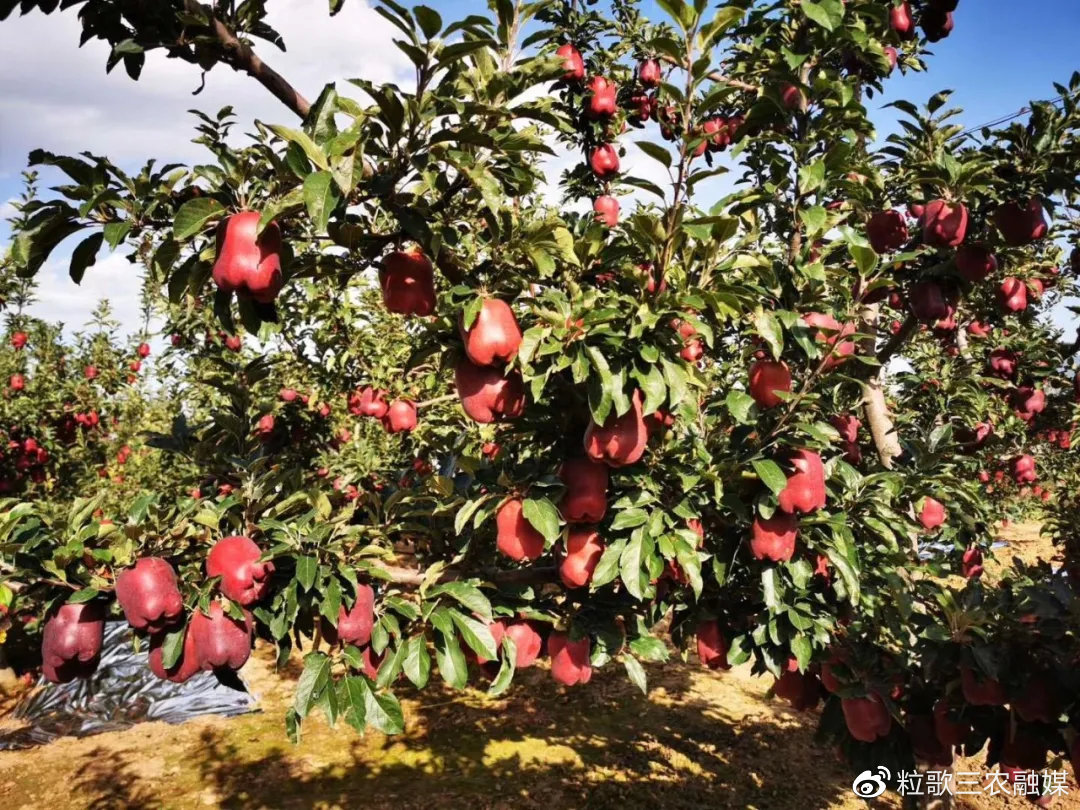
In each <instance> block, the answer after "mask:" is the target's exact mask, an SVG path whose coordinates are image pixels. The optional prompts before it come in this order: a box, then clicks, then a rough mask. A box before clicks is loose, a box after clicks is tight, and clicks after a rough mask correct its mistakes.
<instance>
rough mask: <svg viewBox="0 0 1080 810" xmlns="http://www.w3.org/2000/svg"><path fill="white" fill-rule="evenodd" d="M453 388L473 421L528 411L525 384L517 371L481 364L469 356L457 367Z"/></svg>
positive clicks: (513, 416)
mask: <svg viewBox="0 0 1080 810" xmlns="http://www.w3.org/2000/svg"><path fill="white" fill-rule="evenodd" d="M454 387H455V388H456V389H457V395H458V399H460V400H461V408H462V410H464V411H465V415H466V416H468V417H469V418H470V419H472V420H473V421H474V422H479V423H480V424H485V425H486V424H491V423H492V422H501V421H506V420H508V419H516V418H518V417H519V416H521V415H522V414H523V413H524V412H525V384H524V382H523V381H522V379H521V374H519V373H518V372H517V371H516V370H513V371H511V372H510V373H509V374H504V373H503V370H502V369H500V368H490V367H487V366H478V365H476V364H475V363H473V362H471V361H470V360H469V359H468V358H464V357H463V358H462V359H461V360H460V361H458V364H457V366H456V368H455V369H454Z"/></svg>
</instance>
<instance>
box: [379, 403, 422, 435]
mask: <svg viewBox="0 0 1080 810" xmlns="http://www.w3.org/2000/svg"><path fill="white" fill-rule="evenodd" d="M381 421H382V426H383V430H385V431H386V432H387V433H408V432H409V431H410V430H412V429H413V428H415V427H416V423H417V416H416V405H415V404H413V403H412V402H410V401H409V400H407V399H395V400H394V401H393V402H391V403H390V404H389V405H388V406H387V407H386V413H385V414H383V417H382V419H381Z"/></svg>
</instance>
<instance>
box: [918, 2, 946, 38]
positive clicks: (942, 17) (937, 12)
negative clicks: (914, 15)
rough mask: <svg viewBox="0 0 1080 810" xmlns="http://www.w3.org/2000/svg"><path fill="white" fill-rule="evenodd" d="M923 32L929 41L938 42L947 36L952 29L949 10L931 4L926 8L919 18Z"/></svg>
mask: <svg viewBox="0 0 1080 810" xmlns="http://www.w3.org/2000/svg"><path fill="white" fill-rule="evenodd" d="M919 24H920V25H921V26H922V30H923V34H925V35H926V38H927V40H929V41H930V42H939V41H941V40H943V39H945V37H947V36H948V35H949V34H950V33H952V30H953V15H952V12H951V11H945V10H944V9H941V8H934V7H933V6H931V7H930V8H927V9H926V10H925V11H924V12H923V15H922V17H921V18H920V19H919Z"/></svg>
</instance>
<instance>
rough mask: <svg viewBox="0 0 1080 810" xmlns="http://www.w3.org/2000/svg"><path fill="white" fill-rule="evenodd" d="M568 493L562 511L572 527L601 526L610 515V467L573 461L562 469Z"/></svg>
mask: <svg viewBox="0 0 1080 810" xmlns="http://www.w3.org/2000/svg"><path fill="white" fill-rule="evenodd" d="M559 478H561V479H562V482H563V483H564V484H566V492H565V493H564V494H563V497H562V500H561V501H560V502H559V511H560V512H562V516H563V517H564V518H565V519H566V521H567V522H568V523H599V522H600V521H601V520H603V519H604V513H605V512H606V511H607V487H608V467H607V465H606V464H600V463H598V462H596V461H593V460H592V459H590V458H572V459H568V460H567V461H565V462H563V465H562V467H560V468H559Z"/></svg>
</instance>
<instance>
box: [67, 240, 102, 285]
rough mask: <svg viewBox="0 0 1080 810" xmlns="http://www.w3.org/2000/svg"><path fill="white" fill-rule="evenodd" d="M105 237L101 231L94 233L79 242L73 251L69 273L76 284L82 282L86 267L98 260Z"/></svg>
mask: <svg viewBox="0 0 1080 810" xmlns="http://www.w3.org/2000/svg"><path fill="white" fill-rule="evenodd" d="M104 239H105V234H104V233H102V232H101V231H98V232H97V233H92V234H90V235H89V236H88V237H86V238H85V239H83V240H82V241H81V242H79V244H78V245H77V246H76V247H75V250H73V251H72V253H71V265H70V267H69V268H68V275H69V276H70V277H71V280H72V281H74V282H75V283H76V284H81V283H82V280H83V275H84V274H85V273H86V268H88V267H91V266H93V265H94V264H95V263H96V262H97V255H98V251H99V250H101V243H102V241H104Z"/></svg>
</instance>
